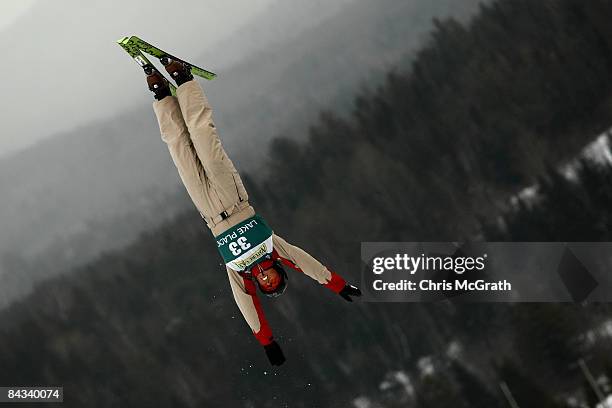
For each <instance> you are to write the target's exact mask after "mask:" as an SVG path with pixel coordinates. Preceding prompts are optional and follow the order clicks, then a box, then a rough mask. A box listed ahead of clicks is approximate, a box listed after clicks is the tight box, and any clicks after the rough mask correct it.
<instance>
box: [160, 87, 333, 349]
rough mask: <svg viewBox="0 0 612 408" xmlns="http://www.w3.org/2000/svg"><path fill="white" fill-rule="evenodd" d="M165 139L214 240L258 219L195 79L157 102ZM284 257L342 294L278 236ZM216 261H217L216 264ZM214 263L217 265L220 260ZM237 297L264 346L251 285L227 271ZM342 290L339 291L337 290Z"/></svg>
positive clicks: (326, 275)
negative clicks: (227, 231)
mask: <svg viewBox="0 0 612 408" xmlns="http://www.w3.org/2000/svg"><path fill="white" fill-rule="evenodd" d="M153 109H154V111H155V114H156V116H157V120H158V123H159V128H160V131H161V135H162V140H163V141H164V142H165V143H166V144H167V145H168V150H169V151H170V155H171V156H172V160H173V161H174V164H175V165H176V168H177V170H178V173H179V175H180V178H181V180H182V181H183V184H184V185H185V188H186V189H187V192H188V194H189V196H190V197H191V199H192V201H193V203H194V204H195V206H196V207H197V209H198V211H199V212H200V214H201V215H202V218H204V220H205V221H206V223H207V225H208V227H209V228H210V230H211V231H212V233H213V235H214V236H217V235H219V234H220V233H222V232H223V231H225V230H227V229H228V228H230V227H232V226H234V225H236V224H238V223H239V222H241V221H243V220H245V219H247V218H249V217H251V216H253V215H254V214H255V211H254V210H253V207H251V206H250V205H249V202H248V195H247V192H246V190H245V189H244V185H243V183H242V180H241V179H240V175H239V174H238V172H237V171H236V169H235V167H234V165H233V163H232V162H231V160H230V159H229V157H228V156H227V154H226V152H225V150H224V149H223V146H222V145H221V140H220V139H219V137H218V135H217V130H216V127H215V124H214V123H213V119H212V109H211V107H210V104H209V103H208V100H207V98H206V96H205V95H204V93H203V91H202V88H201V87H200V86H199V84H198V83H197V82H196V81H195V80H192V81H189V82H186V83H185V84H183V85H181V86H179V87H178V89H177V95H176V97H174V96H167V97H165V98H164V99H162V100H161V101H155V102H154V103H153ZM273 244H274V248H275V249H276V251H277V252H278V254H279V255H280V256H281V257H283V258H286V259H288V260H290V261H291V262H293V263H295V264H296V265H297V266H298V267H299V268H300V269H301V271H303V272H304V273H305V274H306V275H308V276H310V277H311V278H312V279H314V280H316V281H317V282H319V283H320V284H323V285H325V286H327V287H329V288H330V289H332V290H334V291H336V292H338V291H339V289H338V288H339V286H340V284H341V283H343V282H344V281H343V280H342V281H340V280H341V279H342V278H340V277H338V276H337V275H336V274H334V273H331V272H330V271H329V270H328V269H327V268H326V267H325V266H323V265H322V264H321V263H320V262H319V261H317V260H316V259H315V258H313V257H312V256H310V255H309V254H308V253H307V252H306V251H304V250H302V249H300V248H298V247H296V246H293V245H291V244H289V243H287V242H286V241H285V240H284V239H282V238H281V237H279V236H277V235H276V234H275V235H274V236H273ZM211 261H212V260H211ZM214 262H217V260H215V261H214ZM227 274H228V276H229V281H230V284H231V288H232V293H233V295H234V299H235V300H236V304H237V305H238V308H239V309H240V311H241V312H242V315H243V316H244V318H245V319H246V321H247V323H248V325H249V326H250V328H251V329H252V330H253V333H254V334H255V336H256V337H257V339H258V340H259V341H260V342H261V343H262V344H264V345H265V344H268V343H269V342H270V341H271V338H272V334H271V332H270V333H268V332H269V327H268V326H267V323H266V321H265V317H264V315H263V311H262V310H261V305H260V304H259V300H258V299H257V293H256V291H255V288H254V286H252V282H251V281H247V280H245V279H244V278H243V277H242V276H240V275H239V274H238V273H237V272H235V271H233V270H231V269H229V268H227ZM337 289H338V290H337Z"/></svg>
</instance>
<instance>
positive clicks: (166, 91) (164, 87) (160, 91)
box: [143, 65, 171, 101]
mask: <svg viewBox="0 0 612 408" xmlns="http://www.w3.org/2000/svg"><path fill="white" fill-rule="evenodd" d="M143 68H144V72H145V74H147V85H148V86H149V90H150V91H151V92H153V94H154V95H155V99H157V100H158V101H161V100H162V99H164V98H165V97H166V96H170V95H171V92H170V85H169V84H168V80H167V79H166V78H164V76H163V75H162V74H161V73H159V71H157V70H156V69H155V68H154V67H153V66H151V65H145V66H144V67H143Z"/></svg>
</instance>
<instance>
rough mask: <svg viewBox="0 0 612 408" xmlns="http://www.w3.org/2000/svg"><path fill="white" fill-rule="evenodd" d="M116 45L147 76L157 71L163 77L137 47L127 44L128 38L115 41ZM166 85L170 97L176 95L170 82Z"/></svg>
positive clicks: (174, 88)
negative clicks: (168, 86)
mask: <svg viewBox="0 0 612 408" xmlns="http://www.w3.org/2000/svg"><path fill="white" fill-rule="evenodd" d="M117 43H118V44H119V45H120V46H121V47H122V48H123V49H124V50H125V51H126V52H127V53H128V54H130V56H131V57H132V58H133V59H134V61H136V63H138V65H140V66H141V67H142V68H143V69H144V70H145V72H146V73H147V74H149V73H151V72H152V71H157V72H158V73H159V74H160V75H161V76H164V74H162V73H161V72H159V70H158V69H157V68H155V65H153V64H152V63H151V61H149V59H148V58H147V57H146V56H145V55H144V54H143V53H142V51H140V49H138V47H136V46H134V44H132V43H130V42H129V37H124V38H122V39H121V40H119V41H117ZM168 85H170V92H172V95H176V86H174V84H173V83H172V82H170V81H168Z"/></svg>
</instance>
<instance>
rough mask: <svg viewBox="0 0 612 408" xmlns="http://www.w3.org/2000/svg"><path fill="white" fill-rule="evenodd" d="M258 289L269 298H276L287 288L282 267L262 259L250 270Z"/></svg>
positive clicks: (273, 261)
mask: <svg viewBox="0 0 612 408" xmlns="http://www.w3.org/2000/svg"><path fill="white" fill-rule="evenodd" d="M251 272H252V273H253V276H255V279H256V281H257V285H258V286H259V289H260V290H261V291H262V292H263V293H264V294H265V295H266V296H270V297H277V296H280V295H282V294H283V292H285V289H286V288H287V273H286V272H285V269H284V268H283V267H282V265H281V264H280V263H279V262H277V261H275V260H271V259H264V260H263V261H261V262H259V263H258V264H257V265H255V266H254V267H252V268H251Z"/></svg>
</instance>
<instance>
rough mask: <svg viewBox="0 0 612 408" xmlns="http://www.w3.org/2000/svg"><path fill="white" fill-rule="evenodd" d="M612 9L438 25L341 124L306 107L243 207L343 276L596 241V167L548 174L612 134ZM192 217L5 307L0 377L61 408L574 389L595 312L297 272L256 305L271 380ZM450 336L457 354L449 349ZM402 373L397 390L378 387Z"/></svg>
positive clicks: (528, 12)
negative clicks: (473, 246) (425, 245)
mask: <svg viewBox="0 0 612 408" xmlns="http://www.w3.org/2000/svg"><path fill="white" fill-rule="evenodd" d="M604 17H605V18H604ZM610 17H612V4H610V3H609V2H607V1H604V0H591V1H589V2H584V1H578V0H556V1H553V0H547V1H537V2H535V1H531V0H502V1H498V2H495V3H492V4H490V5H487V6H484V7H483V8H482V10H481V12H480V14H479V16H478V17H477V18H476V19H475V20H474V21H473V22H472V23H471V24H470V25H469V26H462V25H460V24H458V23H456V22H454V21H452V20H450V21H438V22H437V23H436V30H435V31H434V33H433V34H432V38H431V42H430V44H429V45H428V46H427V47H426V48H425V49H423V50H422V51H421V52H420V53H419V54H418V56H417V59H416V62H415V63H414V64H413V65H412V66H410V67H400V68H399V69H398V70H397V72H394V73H391V74H390V75H389V77H388V80H387V81H386V83H385V85H384V86H382V87H381V88H380V89H378V90H376V91H374V92H368V93H365V94H363V95H361V96H360V97H359V98H358V99H357V100H356V103H355V109H354V112H353V114H352V115H351V116H350V117H349V118H346V119H341V118H339V117H337V116H336V115H334V114H332V113H326V114H324V115H322V116H321V119H320V120H319V121H318V122H317V123H316V124H315V125H314V126H313V127H312V129H311V131H310V137H309V140H308V141H307V142H305V143H299V142H296V141H294V140H293V139H292V138H290V137H282V138H278V139H277V140H275V141H274V143H272V145H271V149H270V156H269V157H270V160H269V161H268V162H267V163H266V171H267V173H266V175H265V176H264V177H245V179H247V184H248V187H249V190H250V194H251V197H252V202H253V204H254V205H255V207H256V208H257V209H258V211H259V212H260V213H261V214H262V215H263V216H264V217H266V218H267V219H268V220H269V221H270V223H271V224H272V225H273V226H274V227H275V230H276V231H277V232H278V233H280V234H281V235H284V236H286V237H287V238H288V239H289V240H290V241H294V242H296V243H298V244H299V245H300V246H303V247H304V248H305V249H307V250H309V251H312V252H313V253H314V254H317V256H318V257H320V258H321V260H322V261H323V262H324V263H326V264H328V265H332V266H333V268H334V269H336V270H338V271H340V272H341V273H342V274H343V275H345V276H347V277H349V278H350V279H352V280H354V281H358V280H359V261H358V255H357V254H359V243H360V242H362V241H402V240H405V241H427V240H433V241H444V240H461V239H464V238H474V237H483V236H486V237H488V238H492V239H507V240H519V239H520V240H540V239H542V240H565V239H567V238H568V237H572V239H575V238H578V237H580V239H588V240H598V239H607V237H608V234H609V224H610V221H609V219H608V218H609V216H608V212H607V208H611V207H610V200H611V197H612V193H611V191H612V189H611V187H609V186H610V183H608V181H609V180H610V177H611V175H610V174H611V172H610V170H609V168H607V167H606V168H599V167H596V166H594V165H591V164H589V163H588V162H584V163H583V164H582V168H581V173H580V180H579V182H577V183H576V182H573V183H572V182H569V181H567V180H565V179H564V178H562V177H560V176H558V175H557V174H556V173H555V172H551V171H548V172H547V170H548V169H550V168H553V167H555V166H556V165H558V164H559V163H561V162H562V161H563V160H565V159H567V158H571V157H574V156H575V155H576V154H577V152H578V151H579V147H581V146H583V145H584V144H585V143H587V142H588V141H589V140H591V139H592V137H593V136H594V135H595V134H596V133H597V132H599V131H600V130H602V129H603V128H604V127H605V126H607V125H609V123H610V120H609V114H608V112H607V109H608V108H609V107H610V106H609V105H610V98H609V95H610V83H611V81H610V79H611V76H612V75H611V74H612V70H611V68H612V44H611V43H610V39H611V38H612V36H611V34H612V32H611V29H610V28H608V24H607V21H609V18H610ZM169 171H170V169H169ZM542 174H545V176H542ZM532 183H539V185H540V186H541V188H540V195H541V197H540V199H539V200H538V203H537V204H535V205H533V204H530V205H526V204H523V205H522V207H521V208H520V209H519V210H512V209H511V208H510V206H509V205H508V202H509V197H510V195H511V194H513V193H515V192H517V191H518V190H520V189H521V188H522V187H525V186H526V185H530V184H532ZM585 208H586V210H585ZM498 216H501V217H502V218H503V219H504V222H503V223H502V224H503V228H501V227H499V226H498V225H499V224H496V223H495V222H494V220H496V219H497V217H498ZM568 218H571V219H570V220H569V221H568ZM196 220H199V217H198V216H197V214H195V212H189V213H186V214H184V215H182V216H180V217H178V218H177V219H176V220H174V221H173V222H171V223H169V224H167V225H166V226H164V227H163V228H161V229H159V230H156V231H152V232H150V233H149V234H146V235H144V236H143V237H142V239H141V240H140V241H139V242H138V243H136V244H135V245H133V246H131V247H129V248H127V249H126V250H124V251H121V252H118V253H113V254H108V255H106V256H103V257H101V258H100V259H99V260H98V261H96V262H94V263H92V264H91V265H89V266H87V267H84V268H82V269H80V270H78V271H74V272H73V273H72V274H69V275H66V276H65V277H62V278H60V279H56V280H53V281H50V282H47V283H45V284H42V285H40V287H39V288H38V289H37V290H36V292H35V293H34V294H33V295H32V296H31V297H30V298H28V299H27V302H23V303H19V304H15V305H14V306H13V307H11V308H10V309H8V310H7V311H6V312H4V313H3V315H2V320H1V321H2V323H1V324H0V367H2V368H3V369H2V370H0V383H2V384H16V383H22V384H26V383H29V384H31V383H40V384H61V385H64V387H65V390H66V391H67V393H68V395H69V397H68V398H67V403H66V404H65V406H89V407H102V406H115V405H116V406H126V407H132V406H134V407H135V406H148V407H157V406H159V407H162V406H163V407H167V406H173V407H191V406H244V407H250V406H257V407H278V406H290V407H313V406H324V407H336V406H347V405H349V404H350V401H351V400H352V399H353V398H356V397H358V396H360V395H367V396H369V398H371V399H372V400H374V401H384V402H385V404H386V405H388V406H411V405H412V406H423V407H428V406H431V407H437V406H441V404H451V403H454V405H453V406H466V407H467V406H474V407H478V406H487V407H490V406H504V405H503V399H502V398H503V397H502V396H501V394H500V392H499V387H498V381H499V380H502V379H503V380H505V381H506V382H507V383H508V385H509V386H510V387H512V389H513V392H515V393H516V394H517V398H518V399H519V400H521V401H525V404H529V403H530V401H535V400H533V399H532V400H529V395H531V396H532V398H536V399H537V401H539V402H538V404H541V406H548V407H557V406H563V405H562V403H561V402H560V400H559V398H558V397H559V396H560V395H561V394H562V391H565V390H568V389H570V390H571V389H579V388H580V387H581V386H582V382H581V379H580V377H579V376H578V375H576V374H575V373H574V374H572V372H571V370H570V369H569V368H567V367H568V364H569V363H571V360H573V359H575V358H576V357H577V356H579V355H580V353H581V352H583V351H584V350H583V348H582V347H583V344H582V343H581V342H580V335H581V333H582V332H583V331H584V330H585V328H588V327H589V326H588V324H590V323H591V322H594V321H598V319H603V318H605V317H607V316H609V315H610V310H608V308H606V307H591V306H590V307H588V308H585V307H582V306H580V305H576V306H574V305H567V306H563V305H550V306H546V305H544V306H541V309H538V310H536V309H533V308H531V307H530V306H529V305H520V306H507V305H455V304H452V303H451V302H442V303H438V304H427V305H425V304H356V305H347V304H344V303H342V302H341V301H340V300H339V299H337V298H336V297H335V296H334V295H332V294H330V293H325V292H321V291H322V289H321V288H319V287H316V285H313V284H312V283H311V282H308V281H307V280H306V279H302V278H301V277H299V276H295V277H292V278H291V283H290V285H291V288H290V290H289V291H288V293H287V295H286V296H283V297H282V298H280V299H278V300H276V301H275V302H274V304H271V303H268V302H266V305H265V306H266V309H267V310H268V314H269V318H270V320H271V321H272V325H273V327H274V328H275V332H276V336H277V337H278V338H279V341H280V342H281V343H282V344H283V346H284V347H285V350H286V353H287V355H288V357H289V363H288V365H287V366H285V367H283V368H281V369H280V370H269V369H268V367H267V365H266V364H267V362H266V361H265V357H264V356H263V352H262V351H261V350H259V346H258V345H257V344H256V342H255V341H254V340H253V339H252V338H251V336H250V335H249V333H248V329H247V327H246V324H245V323H244V322H243V321H242V318H241V316H240V314H239V312H238V310H237V308H236V307H235V305H234V304H233V300H232V298H231V294H230V291H229V287H228V284H227V282H226V279H227V277H226V275H225V273H224V271H223V269H222V267H221V265H220V264H221V260H220V258H219V256H218V255H217V254H216V252H215V248H214V245H213V242H212V240H211V239H210V237H209V234H208V233H207V232H206V231H204V229H205V227H204V225H203V224H202V223H201V222H199V221H196ZM559 316H564V319H559ZM586 316H588V317H589V318H588V319H586V318H585V317H586ZM587 323H588V324H587ZM534 328H535V329H537V330H535V329H534ZM453 341H457V342H459V343H461V344H463V347H464V351H463V354H462V356H461V357H460V358H458V359H450V358H448V357H447V356H446V350H447V347H448V345H449V343H450V342H453ZM596 351H597V352H599V353H601V355H605V353H604V352H603V351H604V350H601V349H598V350H596ZM423 356H434V357H435V359H436V361H438V362H439V363H438V365H437V370H436V371H435V373H434V374H433V375H428V376H423V375H421V374H419V373H418V369H417V368H416V362H417V361H418V359H419V358H421V357H423ZM608 364H609V362H608ZM603 369H606V368H605V367H602V370H603ZM607 369H608V370H609V365H608V366H607ZM398 370H401V371H402V372H405V373H406V375H408V376H409V377H410V378H411V379H412V383H413V385H414V390H415V393H414V395H407V394H408V391H405V390H404V391H402V389H401V387H400V388H399V389H398V390H395V391H389V392H386V394H385V392H382V391H381V388H380V387H379V383H380V381H382V379H383V378H385V376H386V375H387V374H388V373H390V372H394V371H398ZM264 371H265V373H264ZM551 371H552V373H551ZM543 373H546V374H548V376H547V377H545V378H542V376H541V375H540V374H543ZM71 390H78V392H76V391H75V392H74V393H71V392H70V391H71ZM262 390H265V392H262ZM397 401H405V402H402V403H401V404H400V403H399V402H397ZM494 401H495V402H494ZM381 403H382V402H381ZM525 406H529V405H525ZM539 406H540V405H539Z"/></svg>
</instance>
